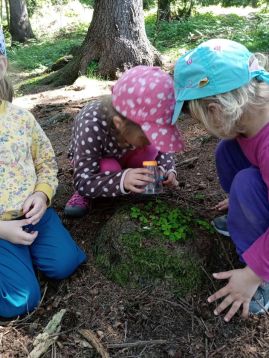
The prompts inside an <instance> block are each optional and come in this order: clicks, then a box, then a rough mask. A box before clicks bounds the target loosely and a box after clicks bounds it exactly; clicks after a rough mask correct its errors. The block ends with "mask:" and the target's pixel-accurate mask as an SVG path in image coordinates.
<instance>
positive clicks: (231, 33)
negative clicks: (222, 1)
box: [146, 13, 269, 60]
mask: <svg viewBox="0 0 269 358" xmlns="http://www.w3.org/2000/svg"><path fill="white" fill-rule="evenodd" d="M268 25H269V14H268V13H257V14H251V16H249V17H245V16H238V15H236V14H225V15H214V14H212V13H204V14H202V13H196V14H194V15H193V16H192V17H190V18H189V19H186V20H182V21H178V20H177V21H175V20H174V21H171V22H164V21H162V22H160V23H159V24H157V25H156V15H149V16H148V17H147V18H146V30H147V34H148V37H149V38H150V40H151V42H152V43H153V44H154V46H156V48H157V49H158V50H159V51H160V52H161V53H162V54H164V55H167V56H168V57H170V59H172V60H176V59H177V57H178V56H179V55H181V54H182V53H184V52H185V51H186V50H188V49H191V48H194V47H196V46H197V45H198V44H199V43H201V42H203V41H206V40H208V39H210V38H216V37H221V38H228V39H231V40H234V41H238V42H241V43H242V44H244V45H245V46H247V47H248V48H249V49H250V50H251V51H255V52H257V51H261V52H262V51H265V52H267V51H268V45H269V40H268V39H269V26H268Z"/></svg>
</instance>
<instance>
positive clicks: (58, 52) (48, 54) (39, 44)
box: [8, 28, 86, 71]
mask: <svg viewBox="0 0 269 358" xmlns="http://www.w3.org/2000/svg"><path fill="white" fill-rule="evenodd" d="M83 30H84V29H81V28H80V29H77V30H76V31H74V32H72V33H69V34H68V35H67V34H65V35H64V36H57V37H55V38H47V39H44V40H43V41H41V40H40V41H32V42H30V43H28V44H26V45H17V46H13V47H11V48H8V56H9V60H10V61H11V63H12V65H13V66H15V67H17V68H20V69H22V70H28V71H34V70H35V71H38V70H45V69H46V68H49V67H50V66H51V65H52V64H53V63H54V62H55V61H56V60H57V59H59V58H60V57H62V56H64V55H66V54H69V53H70V51H71V50H72V48H74V46H79V45H80V43H81V42H82V41H83V38H84V36H85V32H84V31H83ZM85 30H86V29H85Z"/></svg>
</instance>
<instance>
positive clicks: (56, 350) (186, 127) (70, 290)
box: [0, 74, 269, 358]
mask: <svg viewBox="0 0 269 358" xmlns="http://www.w3.org/2000/svg"><path fill="white" fill-rule="evenodd" d="M14 76H16V77H18V74H13V77H14ZM13 79H15V78H13ZM110 85H111V83H109V82H104V81H102V82H98V81H97V80H92V81H91V80H86V79H83V78H82V79H79V80H78V81H77V82H76V83H75V84H74V85H73V86H70V87H64V88H58V89H52V88H48V87H46V88H39V89H38V91H36V93H32V94H29V95H26V96H23V97H19V98H17V99H16V100H15V103H16V104H18V105H21V106H23V107H25V108H28V109H29V110H31V111H32V113H34V115H35V116H36V118H37V119H38V121H39V122H40V124H41V125H42V127H43V128H44V130H45V131H46V133H47V135H48V137H49V138H50V140H51V142H52V144H53V147H54V150H55V153H56V156H57V160H58V164H59V182H60V185H59V190H58V192H57V195H56V197H55V200H54V204H53V205H54V207H55V208H56V210H57V211H58V213H59V215H60V216H61V218H62V220H63V222H64V224H65V225H66V227H67V228H68V229H69V230H70V232H71V233H72V235H73V237H74V239H75V240H76V241H77V242H78V243H79V244H80V245H81V246H82V247H83V249H84V250H85V251H86V252H87V255H88V261H87V263H86V264H84V265H83V266H82V267H81V268H79V270H78V271H77V272H76V273H75V274H74V275H73V276H72V277H70V278H69V279H67V280H64V281H61V282H54V281H47V280H46V279H45V278H44V277H40V282H41V288H42V293H43V298H42V302H41V304H40V306H39V307H38V308H37V309H36V310H35V311H34V312H32V313H31V314H29V315H27V316H25V317H19V318H17V319H15V320H12V321H1V322H0V357H3V358H7V357H10V358H11V357H12V358H13V357H27V356H28V355H29V352H31V350H32V349H33V341H34V339H35V337H36V336H37V335H38V334H39V333H41V332H43V330H44V328H45V326H46V325H47V323H48V322H49V321H50V320H51V319H52V317H53V315H54V314H55V313H57V312H59V311H60V310H61V309H66V310H67V311H66V313H65V315H64V317H63V321H62V325H61V330H60V332H58V334H54V335H53V334H52V337H54V338H55V342H54V343H53V344H52V345H51V346H50V347H49V348H48V349H47V351H46V353H45V354H44V357H47V358H49V357H53V358H56V357H64V358H67V357H72V358H75V357H76V358H78V357H85V358H86V357H99V356H100V357H108V356H109V357H117V358H121V357H124V358H127V357H137V358H138V357H139V358H143V357H145V358H148V357H149V358H150V357H152V358H161V357H175V358H181V357H197V358H198V357H207V358H211V357H212V358H213V357H214V358H219V357H227V358H228V357H229V358H232V357H236V358H243V357H268V356H269V333H268V332H269V329H268V328H269V321H268V318H267V316H261V317H254V318H250V319H249V320H246V321H244V320H242V319H241V318H240V316H239V315H238V316H236V317H234V319H233V320H232V321H231V322H230V323H228V324H227V323H225V322H224V321H223V317H215V316H214V315H213V307H212V306H213V305H209V304H207V302H206V298H207V297H208V296H209V294H210V293H212V292H213V291H214V290H215V289H216V287H219V286H218V284H217V283H215V282H213V280H212V279H211V274H212V272H216V271H219V270H225V269H230V268H232V267H233V265H234V263H235V265H236V262H237V261H236V256H235V253H234V250H233V247H232V245H231V244H230V241H229V240H228V239H227V238H225V237H221V236H219V235H218V234H214V235H212V234H209V233H208V239H209V240H211V241H212V245H213V250H211V251H210V252H209V253H207V252H206V251H205V255H212V257H210V265H209V266H205V267H204V268H203V271H204V275H205V284H204V286H203V289H202V290H201V291H200V292H197V294H195V295H193V296H189V297H188V296H187V297H176V296H173V295H172V294H171V293H170V292H167V291H165V290H163V289H162V288H158V287H155V288H154V289H152V288H151V287H147V286H146V287H143V288H139V289H138V288H132V289H130V288H129V289H128V288H126V287H121V286H119V285H117V284H115V283H113V282H112V281H110V280H108V279H107V278H106V277H105V276H104V275H103V274H102V273H101V272H100V271H99V269H98V268H97V266H96V265H95V261H94V255H93V251H92V247H93V246H94V242H95V237H96V234H97V232H98V230H99V229H100V227H102V225H103V224H104V223H105V222H106V221H107V220H108V219H109V218H110V217H111V215H113V213H114V212H115V210H116V209H117V208H119V207H120V206H121V205H123V203H124V202H126V200H127V201H128V200H130V199H129V198H127V199H126V198H124V199H120V200H118V199H117V200H108V199H106V200H104V199H103V200H100V201H98V200H96V201H95V202H94V205H93V209H92V210H91V212H90V213H89V214H88V215H87V216H86V217H84V218H83V219H73V220H71V219H69V218H66V217H65V216H64V214H63V207H64V205H65V203H66V201H67V199H68V198H69V197H70V195H71V193H72V190H73V189H72V172H71V169H70V165H69V163H68V160H67V155H66V153H67V148H68V144H69V140H70V134H71V127H72V120H73V118H74V116H75V115H76V114H77V113H78V111H79V110H80V109H81V108H82V107H83V105H84V104H85V103H86V102H87V101H88V100H89V99H90V98H92V97H94V96H98V95H99V94H102V93H108V91H109V86H110ZM180 127H181V130H182V133H183V136H184V139H185V142H186V150H185V152H184V153H183V154H180V155H178V157H177V170H178V178H179V187H178V189H176V190H173V191H171V190H170V191H166V192H165V193H164V194H162V197H161V198H162V200H166V201H168V202H170V201H171V202H173V203H177V205H178V206H179V207H181V208H183V209H184V208H192V209H193V210H195V212H197V213H199V215H200V217H201V218H204V219H206V220H208V221H210V220H211V219H212V218H213V217H214V216H216V214H217V213H216V211H214V210H212V207H213V206H214V205H215V204H216V203H217V202H218V201H220V200H221V199H223V198H224V193H223V191H222V190H221V189H220V187H219V184H218V182H217V178H216V172H215V167H214V148H215V146H216V143H217V141H216V140H215V139H214V138H212V137H210V136H208V134H207V133H206V132H205V131H204V130H203V129H202V128H200V126H199V125H198V124H196V123H194V122H193V121H192V120H191V119H189V118H186V119H184V120H183V121H182V122H181V123H180ZM201 235H206V233H205V232H204V231H203V232H201ZM198 236H199V235H198ZM197 240H199V237H197ZM201 269H202V268H201ZM82 330H84V331H82ZM85 330H86V332H87V333H88V337H90V338H88V339H87V338H85ZM83 332H84V336H83V335H82V333H83ZM89 335H90V336H89ZM93 337H95V340H94V339H93ZM89 342H90V343H89ZM94 342H95V343H94ZM96 342H97V343H96ZM98 350H99V353H100V352H101V354H98V353H97V351H98ZM105 352H108V354H109V355H107V354H106V353H105Z"/></svg>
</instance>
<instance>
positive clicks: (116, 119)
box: [112, 116, 123, 131]
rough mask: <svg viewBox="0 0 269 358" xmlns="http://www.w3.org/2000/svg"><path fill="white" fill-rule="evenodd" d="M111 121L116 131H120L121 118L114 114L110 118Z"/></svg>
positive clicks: (121, 125) (121, 126)
mask: <svg viewBox="0 0 269 358" xmlns="http://www.w3.org/2000/svg"><path fill="white" fill-rule="evenodd" d="M112 121H113V123H114V126H115V128H116V129H117V130H118V131H121V129H122V128H123V120H122V119H121V118H120V117H119V116H114V117H113V118H112Z"/></svg>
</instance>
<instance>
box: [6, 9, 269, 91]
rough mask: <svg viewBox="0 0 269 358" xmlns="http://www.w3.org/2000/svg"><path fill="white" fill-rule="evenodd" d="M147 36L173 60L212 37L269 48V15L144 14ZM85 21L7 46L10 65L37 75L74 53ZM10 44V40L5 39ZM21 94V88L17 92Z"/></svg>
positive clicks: (92, 67)
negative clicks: (158, 19) (181, 16)
mask: <svg viewBox="0 0 269 358" xmlns="http://www.w3.org/2000/svg"><path fill="white" fill-rule="evenodd" d="M145 23H146V31H147V35H148V37H149V39H150V41H151V43H153V45H154V46H155V47H156V48H157V49H158V51H160V52H161V53H162V54H164V55H166V56H167V57H169V59H170V60H171V61H174V60H176V59H177V58H178V56H179V55H180V54H182V53H184V52H185V51H186V50H188V49H190V48H193V47H195V46H197V45H198V44H199V43H201V42H202V41H205V40H207V39H209V38H212V37H225V38H229V39H233V40H236V41H240V42H242V43H243V44H244V45H246V46H247V47H249V49H250V50H252V51H260V52H263V51H268V45H269V41H268V39H269V26H268V25H269V15H268V13H266V12H264V13H257V14H251V16H249V17H244V16H238V15H235V14H226V15H214V14H212V13H195V14H194V15H193V16H191V17H190V18H189V19H185V20H174V21H171V22H166V21H162V22H160V23H158V24H157V25H156V14H154V15H153V14H151V13H149V14H146V15H145ZM87 28H88V24H81V25H76V26H74V27H73V28H72V29H70V28H68V29H66V30H61V32H60V33H57V34H55V35H53V34H48V36H43V37H42V38H39V39H37V40H34V41H30V42H28V43H27V44H24V45H21V44H18V45H15V46H12V47H10V46H9V45H8V57H9V60H10V62H11V67H12V66H15V67H16V69H17V70H21V71H25V72H27V71H28V72H29V73H31V74H33V75H36V77H38V76H39V75H40V73H41V72H45V71H46V70H47V69H48V68H50V66H51V65H52V64H53V63H55V62H56V61H57V60H58V59H59V58H61V57H62V56H65V55H69V54H70V53H72V51H73V54H75V53H76V47H78V46H80V45H81V43H82V41H83V40H84V37H85V35H86V32H87ZM8 44H9V40H8ZM97 72H98V63H97V62H92V63H90V64H89V66H88V69H87V75H88V77H90V78H97V79H101V78H100V77H98V74H97ZM38 80H39V79H38V78H37V79H36V83H35V81H34V80H30V85H29V86H28V82H26V86H25V88H27V92H29V89H28V87H29V88H30V89H31V88H32V87H33V86H35V85H37V86H38V82H39V81H38ZM20 92H21V94H23V91H20Z"/></svg>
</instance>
